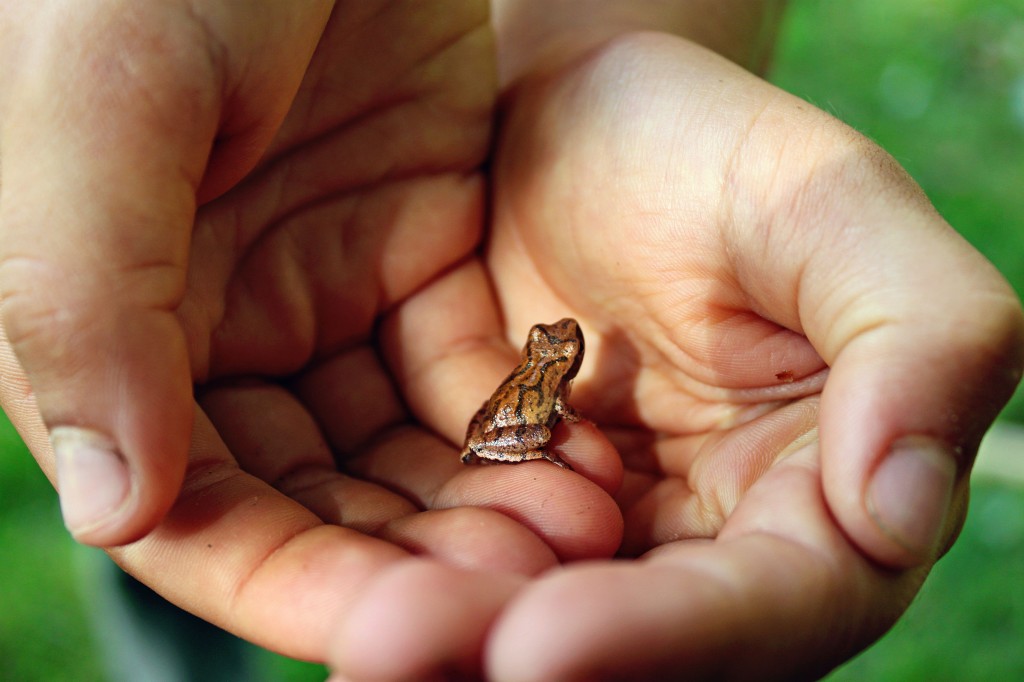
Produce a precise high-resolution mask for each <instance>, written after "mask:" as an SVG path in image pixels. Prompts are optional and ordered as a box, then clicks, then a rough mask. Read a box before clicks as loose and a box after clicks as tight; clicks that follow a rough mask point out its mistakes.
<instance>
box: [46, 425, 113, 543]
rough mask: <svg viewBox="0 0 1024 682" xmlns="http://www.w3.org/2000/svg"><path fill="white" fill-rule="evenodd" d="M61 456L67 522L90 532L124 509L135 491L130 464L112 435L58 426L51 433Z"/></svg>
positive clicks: (59, 479)
mask: <svg viewBox="0 0 1024 682" xmlns="http://www.w3.org/2000/svg"><path fill="white" fill-rule="evenodd" d="M50 442H51V443H52V444H53V451H54V454H55V455H56V457H57V488H58V492H59V493H60V509H61V513H62V514H63V515H64V525H65V526H67V528H68V530H69V531H71V534H72V535H78V534H79V533H82V532H85V531H88V530H90V529H92V528H94V527H96V526H98V525H100V524H102V523H104V522H106V521H108V520H109V519H110V518H111V517H112V516H114V515H115V514H116V513H117V512H119V511H120V510H121V508H122V507H123V506H124V504H125V502H126V501H127V499H128V493H129V491H130V490H131V481H130V479H129V474H128V467H127V466H126V465H125V462H124V459H122V458H121V456H120V454H118V452H117V449H116V448H115V447H114V444H113V443H112V442H111V440H110V439H109V438H107V437H106V436H103V435H101V434H98V433H96V432H94V431H89V430H87V429H80V428H77V427H73V426H58V427H56V428H54V429H53V430H52V431H51V432H50Z"/></svg>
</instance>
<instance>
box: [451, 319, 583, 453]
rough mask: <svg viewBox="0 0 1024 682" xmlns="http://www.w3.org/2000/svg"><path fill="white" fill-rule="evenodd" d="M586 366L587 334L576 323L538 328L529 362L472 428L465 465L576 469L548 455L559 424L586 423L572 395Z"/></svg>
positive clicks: (526, 350) (529, 350) (532, 338)
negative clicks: (534, 463)
mask: <svg viewBox="0 0 1024 682" xmlns="http://www.w3.org/2000/svg"><path fill="white" fill-rule="evenodd" d="M582 362H583V332H582V331H581V330H580V327H579V325H578V324H577V323H576V320H574V319H572V318H568V317H567V318H565V319H562V320H559V321H558V322H555V323H554V324H536V325H534V326H533V327H532V328H531V329H530V337H529V338H528V339H527V341H526V346H525V347H524V348H523V357H522V360H520V362H519V364H518V365H517V366H516V368H515V369H514V370H512V373H511V374H509V375H508V378H507V379H505V381H503V382H502V383H501V385H500V386H498V389H497V390H496V391H495V392H494V394H493V395H492V396H491V397H490V398H488V399H487V401H486V402H485V403H484V404H483V406H482V407H481V408H480V409H479V410H478V411H477V413H476V415H475V416H474V417H473V419H472V420H471V421H470V422H469V428H468V429H467V430H466V443H465V446H464V447H463V450H462V454H461V458H462V461H463V463H465V464H472V463H476V462H508V463H516V462H527V461H530V460H534V459H546V460H548V461H549V462H552V463H554V464H557V465H558V466H560V467H562V468H564V469H572V467H570V466H569V465H568V464H566V463H565V462H563V461H562V460H561V459H560V458H559V457H558V456H557V455H555V454H554V453H552V452H549V451H548V450H546V449H545V446H546V445H547V444H548V441H550V440H551V428H552V427H553V426H554V425H555V424H556V423H557V422H558V420H559V419H564V420H566V421H568V422H577V421H579V420H580V416H579V414H578V413H577V412H576V411H575V410H574V409H573V408H572V407H570V406H569V403H568V402H567V400H568V399H569V389H570V386H571V384H572V380H573V377H575V376H576V374H577V372H579V370H580V364H582Z"/></svg>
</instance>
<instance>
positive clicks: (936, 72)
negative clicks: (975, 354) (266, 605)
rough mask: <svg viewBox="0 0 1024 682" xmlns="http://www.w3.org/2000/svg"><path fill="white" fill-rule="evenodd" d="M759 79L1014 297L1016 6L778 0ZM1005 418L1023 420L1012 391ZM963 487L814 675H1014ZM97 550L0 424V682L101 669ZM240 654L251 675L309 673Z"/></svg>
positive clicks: (1007, 571) (1018, 590) (990, 525)
mask: <svg viewBox="0 0 1024 682" xmlns="http://www.w3.org/2000/svg"><path fill="white" fill-rule="evenodd" d="M772 79H773V80H774V81H775V82H776V83H778V84H779V85H781V86H782V87H784V88H786V89H787V90H790V91H791V92H793V93H795V94H797V95H799V96H801V97H804V98H805V99H807V100H808V101H810V102H811V103H813V104H815V105H817V106H819V107H821V108H823V109H825V110H827V111H829V112H831V113H832V114H834V115H835V116H837V117H838V118H840V119H842V120H844V121H846V122H847V123H849V124H850V125H852V126H854V127H855V128H857V129H858V130H860V131H861V132H863V133H864V134H866V135H868V136H869V137H871V138H873V139H875V140H876V141H878V142H879V143H880V144H881V145H882V146H883V147H885V148H886V149H887V150H889V151H890V152H891V153H892V154H893V155H894V156H895V157H896V158H897V159H898V160H899V161H900V162H901V163H902V164H903V165H904V166H905V167H906V168H907V170H908V171H909V172H910V173H911V174H912V175H913V176H914V177H915V178H916V179H917V181H918V182H919V183H921V185H922V187H924V189H925V191H926V192H927V193H928V195H929V196H930V197H931V199H932V201H934V202H935V205H936V206H937V207H938V209H939V211H940V212H941V213H942V214H943V216H945V217H946V219H947V220H948V221H949V222H950V223H951V224H952V225H953V226H954V227H956V228H957V229H958V230H959V231H960V232H961V233H962V234H963V235H964V236H965V237H966V238H967V239H969V240H970V241H971V242H972V243H973V244H974V245H975V246H976V247H977V248H978V249H980V250H981V251H982V252H983V253H985V254H986V255H987V256H988V257H989V259H991V260H992V261H993V262H994V263H995V264H996V266H997V267H998V268H999V269H1000V270H1001V271H1002V272H1003V273H1004V274H1005V275H1006V277H1007V278H1008V279H1009V280H1010V281H1011V282H1012V284H1013V285H1014V287H1015V288H1016V290H1017V292H1018V295H1019V294H1021V293H1024V229H1022V228H1021V225H1020V224H1019V223H1020V220H1021V219H1022V217H1024V191H1022V188H1024V0H1015V1H1013V2H991V1H978V0H946V1H942V0H901V1H900V2H892V1H891V0H888V1H887V0H863V1H860V2H846V1H841V0H831V1H829V0H819V1H812V0H794V2H792V3H791V4H790V8H789V11H788V14H787V18H786V23H785V25H784V30H783V35H782V38H781V40H780V49H779V53H778V56H777V59H776V63H775V67H774V69H773V73H772ZM937 304H941V302H937ZM1004 418H1007V419H1011V420H1013V421H1016V422H1024V393H1022V392H1020V391H1018V394H1017V396H1015V398H1014V400H1013V402H1012V403H1011V405H1010V407H1009V408H1008V409H1007V410H1006V412H1005V413H1004ZM972 492H973V500H972V506H971V512H970V514H969V517H968V521H967V525H966V527H965V529H964V532H963V535H962V536H961V539H960V541H959V542H958V543H957V545H956V546H955V547H954V548H953V550H952V551H951V552H950V554H949V555H948V556H947V557H946V558H945V559H943V560H942V561H941V562H940V563H939V564H938V565H937V566H936V568H935V570H934V571H933V573H932V576H931V577H930V578H929V580H928V582H927V583H926V584H925V587H924V589H923V590H922V593H921V595H920V597H919V598H918V599H917V601H916V602H915V603H914V604H913V605H912V606H911V608H910V610H909V611H908V613H907V615H906V616H905V617H904V618H903V619H902V620H901V621H900V622H899V623H898V624H897V625H896V626H895V627H894V628H893V630H892V632H891V633H890V634H888V635H887V636H886V637H885V638H883V639H882V640H881V641H880V642H879V643H878V644H877V645H876V646H874V647H872V648H871V649H869V650H868V651H867V652H865V653H864V654H862V655H861V656H859V657H858V658H856V659H854V660H853V661H852V662H850V663H849V664H847V665H845V666H843V667H842V668H840V669H839V670H837V671H836V672H835V673H833V674H832V676H831V677H830V679H833V680H847V679H849V680H860V679H871V680H925V679H927V680H966V679H987V680H1016V679H1024V589H1022V587H1024V490H1022V489H1021V488H1020V487H1019V485H1018V486H1015V485H1013V484H1011V483H1009V482H999V481H998V480H995V481H992V480H989V481H986V482H977V483H975V484H974V485H973V487H972ZM96 560H97V553H96V552H95V551H93V550H90V549H87V548H82V547H78V546H75V545H74V543H72V542H71V541H70V539H69V538H68V537H67V535H66V533H65V532H64V530H63V527H62V524H61V521H60V515H59V511H58V509H57V505H56V498H55V495H54V493H53V491H52V489H51V488H50V487H49V484H48V483H47V482H46V480H45V479H44V478H43V476H42V474H41V473H39V470H38V469H37V468H36V467H35V465H34V463H33V462H32V460H31V458H30V457H29V455H28V453H27V451H26V450H25V448H24V446H23V445H22V444H21V442H20V441H19V440H18V438H17V436H16V435H15V434H14V432H13V431H12V430H11V429H10V427H9V425H8V424H6V423H5V422H3V420H0V679H2V680H86V681H88V680H101V679H103V672H102V669H101V664H100V662H99V660H98V657H97V654H96V653H95V652H96V643H95V640H94V638H93V636H92V635H91V634H90V632H91V630H90V628H89V626H88V624H87V619H86V612H87V610H88V607H87V601H86V600H85V599H83V597H82V596H81V592H80V590H79V589H78V588H79V585H82V584H86V583H88V581H89V576H90V575H91V572H92V571H94V570H95V566H96ZM256 655H257V657H259V664H260V666H261V667H262V668H263V669H264V670H265V672H266V679H270V680H305V679H322V678H323V676H324V671H323V669H322V668H320V667H319V666H311V665H306V664H298V663H294V662H289V661H287V660H285V659H281V658H280V657H276V656H273V655H270V654H267V653H265V652H256Z"/></svg>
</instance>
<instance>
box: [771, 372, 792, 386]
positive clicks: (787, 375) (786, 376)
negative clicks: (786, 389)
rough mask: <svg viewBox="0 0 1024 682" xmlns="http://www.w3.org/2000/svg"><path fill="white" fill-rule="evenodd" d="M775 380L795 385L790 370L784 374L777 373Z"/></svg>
mask: <svg viewBox="0 0 1024 682" xmlns="http://www.w3.org/2000/svg"><path fill="white" fill-rule="evenodd" d="M775 378H776V379H778V380H779V381H781V382H782V383H784V384H791V383H793V373H792V372H790V371H789V370H788V369H787V370H785V371H783V372H776V373H775Z"/></svg>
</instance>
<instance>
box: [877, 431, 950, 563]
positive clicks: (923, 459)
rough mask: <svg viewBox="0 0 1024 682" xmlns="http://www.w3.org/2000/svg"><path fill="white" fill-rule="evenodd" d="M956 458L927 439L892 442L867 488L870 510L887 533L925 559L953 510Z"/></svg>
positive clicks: (933, 548) (934, 545)
mask: <svg viewBox="0 0 1024 682" xmlns="http://www.w3.org/2000/svg"><path fill="white" fill-rule="evenodd" d="M955 482H956V461H955V460H954V458H953V455H952V453H951V452H950V451H949V450H948V449H946V448H944V447H943V446H941V445H940V444H939V443H938V442H936V441H934V440H932V439H930V438H924V437H910V438H904V439H902V440H899V441H897V442H896V443H894V444H893V447H892V450H891V451H890V452H889V455H888V456H887V457H886V458H885V459H884V460H883V461H882V463H881V465H879V467H878V470H877V471H875V475H874V478H872V479H871V484H870V485H869V486H868V494H867V499H866V503H867V508H868V512H869V513H870V514H871V516H872V518H874V520H875V523H877V524H878V526H879V528H881V530H882V532H884V533H885V534H886V535H888V536H889V537H890V538H892V539H893V540H894V541H896V543H897V544H899V545H901V546H902V547H903V548H904V549H906V550H908V551H910V552H912V553H914V554H916V555H918V556H922V557H927V556H930V555H931V554H932V553H933V552H934V551H935V549H936V547H937V545H938V542H939V537H940V535H941V534H942V529H943V527H944V526H945V523H946V515H947V514H948V513H949V504H950V500H951V499H952V497H953V485H954V483H955Z"/></svg>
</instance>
